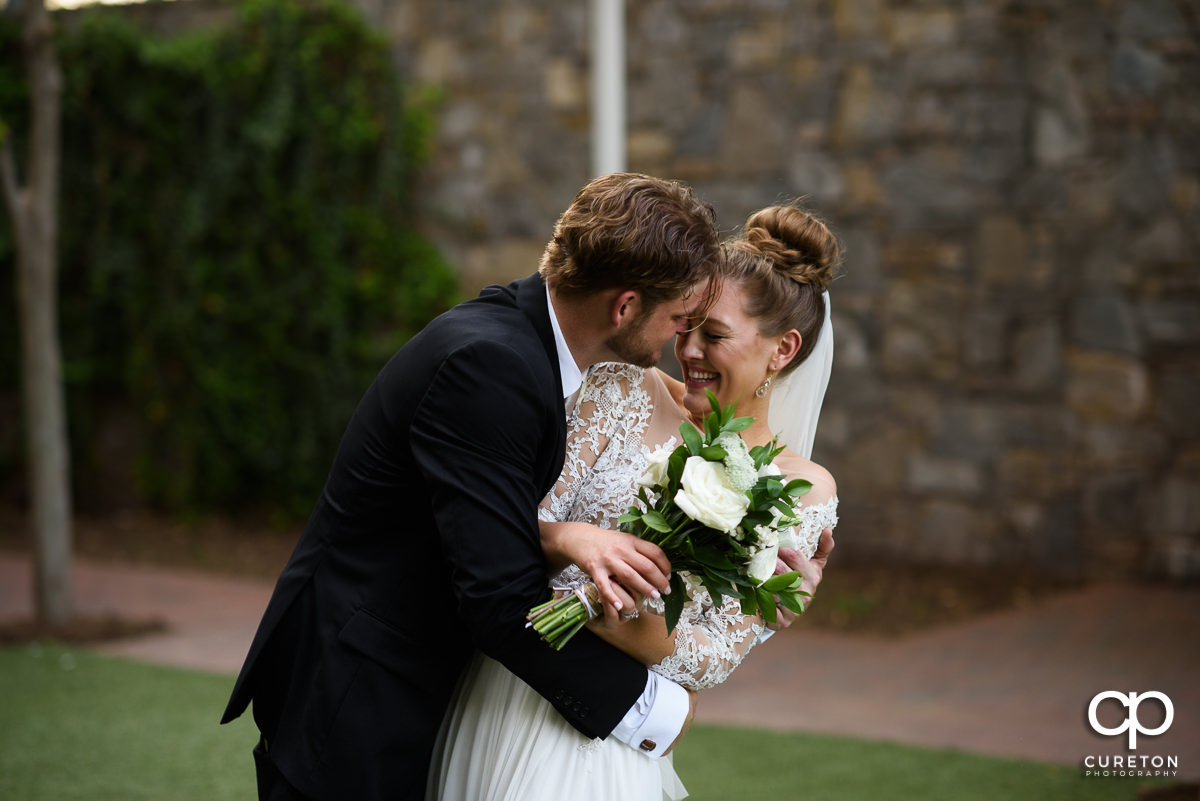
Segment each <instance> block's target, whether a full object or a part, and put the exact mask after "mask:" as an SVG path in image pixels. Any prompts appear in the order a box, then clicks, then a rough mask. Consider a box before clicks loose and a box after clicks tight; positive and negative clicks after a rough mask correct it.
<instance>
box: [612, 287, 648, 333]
mask: <svg viewBox="0 0 1200 801" xmlns="http://www.w3.org/2000/svg"><path fill="white" fill-rule="evenodd" d="M641 306H642V298H641V296H640V295H638V293H637V291H636V290H633V289H626V290H623V291H620V292H618V293H617V294H616V295H614V296H613V299H612V303H611V305H610V306H609V316H610V318H611V319H610V322H611V323H612V324H613V326H614V327H615V328H620V327H621V326H623V325H629V323H630V322H632V321H633V319H634V318H635V317H637V315H638V311H639V310H640V309H641Z"/></svg>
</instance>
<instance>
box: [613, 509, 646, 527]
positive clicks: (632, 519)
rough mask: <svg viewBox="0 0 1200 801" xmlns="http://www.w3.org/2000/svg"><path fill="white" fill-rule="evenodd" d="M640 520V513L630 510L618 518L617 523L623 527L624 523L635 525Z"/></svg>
mask: <svg viewBox="0 0 1200 801" xmlns="http://www.w3.org/2000/svg"><path fill="white" fill-rule="evenodd" d="M641 519H642V513H641V512H639V511H636V510H635V509H630V510H629V511H628V512H626V513H625V514H623V515H621V516H620V517H618V518H617V522H618V523H620V524H621V525H625V524H626V523H636V522H638V521H639V520H641Z"/></svg>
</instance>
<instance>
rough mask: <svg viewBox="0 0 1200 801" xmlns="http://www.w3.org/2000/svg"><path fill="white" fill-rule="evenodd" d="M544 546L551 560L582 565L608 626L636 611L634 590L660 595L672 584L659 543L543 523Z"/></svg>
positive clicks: (582, 525)
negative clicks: (596, 592) (598, 598)
mask: <svg viewBox="0 0 1200 801" xmlns="http://www.w3.org/2000/svg"><path fill="white" fill-rule="evenodd" d="M541 530H542V547H543V549H544V550H545V551H546V552H547V558H548V559H550V561H551V563H552V564H553V563H554V562H556V561H558V560H555V559H554V558H553V555H554V554H557V555H561V556H562V557H563V561H565V562H574V563H575V564H577V565H579V566H580V567H581V568H583V569H584V570H585V571H586V572H587V574H588V575H589V576H591V577H592V582H593V583H594V584H595V585H596V589H597V590H599V591H600V602H601V604H602V605H603V606H604V620H605V624H606V625H617V624H618V623H620V621H621V613H622V612H624V613H625V614H627V615H628V614H629V613H630V612H632V611H634V610H636V608H637V602H636V601H635V600H634V595H635V594H636V595H640V596H647V595H648V596H651V597H654V598H658V597H660V596H661V595H662V594H663V593H665V592H666V591H667V590H668V589H669V587H670V580H669V576H670V573H671V563H670V561H669V560H668V559H667V556H666V554H664V553H663V552H662V549H661V548H659V547H658V546H657V545H653V544H651V543H649V542H646V541H645V540H642V539H638V538H637V537H635V536H634V535H633V534H626V533H625V532H622V531H610V530H608V529H603V528H600V527H598V526H593V525H590V524H588V523H542V524H541Z"/></svg>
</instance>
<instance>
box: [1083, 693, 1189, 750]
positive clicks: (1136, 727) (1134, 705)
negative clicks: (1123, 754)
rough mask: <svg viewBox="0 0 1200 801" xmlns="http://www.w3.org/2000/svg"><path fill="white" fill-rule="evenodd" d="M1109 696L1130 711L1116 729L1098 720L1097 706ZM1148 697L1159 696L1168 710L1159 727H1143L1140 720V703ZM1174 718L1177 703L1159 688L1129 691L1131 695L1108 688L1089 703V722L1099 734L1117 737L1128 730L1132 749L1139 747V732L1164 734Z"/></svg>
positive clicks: (1150, 734)
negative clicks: (1146, 691)
mask: <svg viewBox="0 0 1200 801" xmlns="http://www.w3.org/2000/svg"><path fill="white" fill-rule="evenodd" d="M1107 698H1113V699H1115V700H1116V701H1117V702H1118V703H1120V704H1121V705H1122V706H1124V707H1125V708H1126V709H1128V710H1129V713H1128V714H1127V715H1126V717H1125V722H1124V723H1122V724H1121V725H1120V726H1118V727H1116V728H1115V729H1110V728H1107V727H1105V726H1101V725H1100V721H1098V720H1096V707H1098V706H1100V702H1101V701H1103V700H1105V699H1107ZM1147 698H1157V699H1158V700H1159V701H1161V702H1162V705H1163V709H1164V710H1165V711H1166V716H1165V717H1164V718H1163V722H1162V725H1161V726H1159V727H1158V728H1157V729H1146V728H1143V727H1142V724H1141V722H1140V721H1138V705H1139V704H1141V703H1142V701H1144V700H1146V699H1147ZM1174 719H1175V705H1174V704H1172V703H1171V699H1170V698H1168V697H1167V696H1166V695H1164V694H1163V693H1160V692H1158V691H1157V690H1154V691H1151V692H1148V693H1142V694H1141V695H1139V694H1138V693H1129V695H1125V694H1124V693H1119V692H1116V691H1115V690H1107V691H1105V692H1102V693H1097V694H1096V696H1095V697H1094V698H1092V703H1091V704H1089V705H1088V723H1090V724H1092V729H1093V730H1094V731H1096V732H1097V733H1099V734H1105V735H1108V736H1109V737H1115V736H1116V735H1118V734H1121V733H1122V732H1124V731H1128V732H1129V750H1130V751H1132V750H1134V749H1135V748H1136V747H1137V736H1138V734H1139V733H1141V734H1145V735H1147V736H1150V737H1153V736H1154V735H1156V734H1162V733H1163V732H1164V731H1166V730H1167V729H1169V728H1171V721H1173V720H1174Z"/></svg>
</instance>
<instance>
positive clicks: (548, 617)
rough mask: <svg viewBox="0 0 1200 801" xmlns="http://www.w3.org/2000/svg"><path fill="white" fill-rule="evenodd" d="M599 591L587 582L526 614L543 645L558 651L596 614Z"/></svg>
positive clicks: (597, 612)
mask: <svg viewBox="0 0 1200 801" xmlns="http://www.w3.org/2000/svg"><path fill="white" fill-rule="evenodd" d="M599 611H600V592H599V591H598V590H597V589H596V585H595V584H592V583H591V582H588V583H587V584H585V585H583V586H582V587H580V588H579V589H577V590H575V591H574V592H568V593H567V594H566V595H563V596H562V597H561V598H553V599H551V600H549V601H546V603H544V604H540V605H539V606H535V607H534V608H533V609H531V610H530V611H529V614H528V615H526V618H527V619H528V620H529V623H528V624H527V625H529V626H532V627H533V630H534V631H536V632H537V633H538V636H540V637H541V638H542V639H543V640H544V641H545V642H546V643H547V644H549V645H550V647H551V648H553V649H554V650H556V651H561V650H562V648H563V646H564V645H566V644H567V643H568V642H569V641H570V639H571V638H572V637H574V636H575V634H576V633H578V631H579V630H580V629H581V628H583V626H584V624H586V623H587V622H588V621H589V620H591V619H592V618H594V617H597V616H598V615H599Z"/></svg>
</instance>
